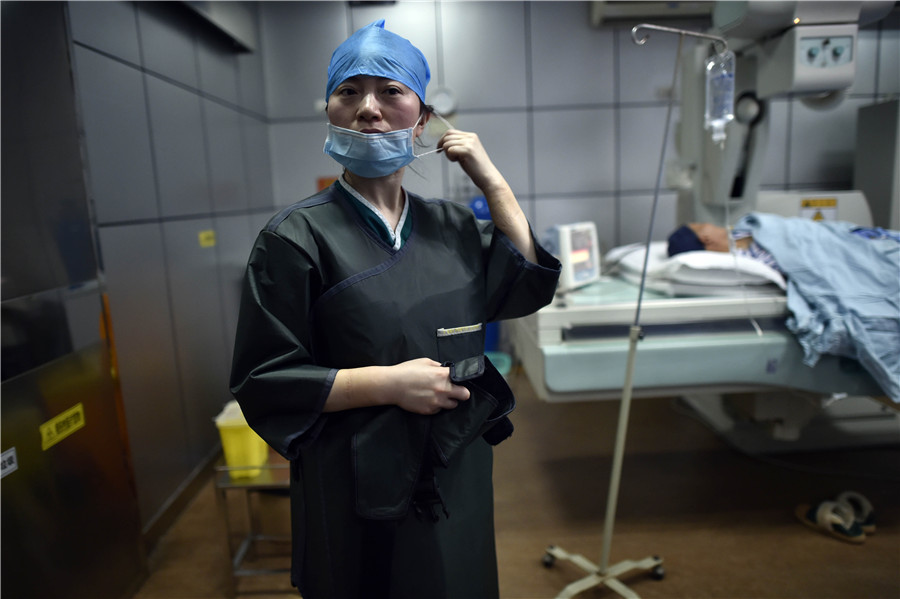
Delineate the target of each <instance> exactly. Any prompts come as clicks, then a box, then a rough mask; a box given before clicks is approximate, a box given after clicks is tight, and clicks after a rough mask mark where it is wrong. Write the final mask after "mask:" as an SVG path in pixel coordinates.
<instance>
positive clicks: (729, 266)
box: [604, 241, 786, 296]
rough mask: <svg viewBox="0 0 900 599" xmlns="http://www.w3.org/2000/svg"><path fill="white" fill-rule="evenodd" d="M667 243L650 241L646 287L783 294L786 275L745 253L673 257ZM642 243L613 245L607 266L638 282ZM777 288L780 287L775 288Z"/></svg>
mask: <svg viewBox="0 0 900 599" xmlns="http://www.w3.org/2000/svg"><path fill="white" fill-rule="evenodd" d="M667 247H668V244H667V242H665V241H654V242H652V243H651V244H650V254H649V258H648V260H647V280H646V286H647V287H648V288H649V289H653V290H654V291H660V292H663V293H669V294H671V295H715V296H721V295H726V296H734V295H738V296H739V295H742V294H748V293H749V294H750V295H773V294H778V295H780V294H783V292H784V289H785V288H786V284H785V280H784V277H783V276H782V275H781V273H779V272H778V271H777V270H775V269H773V268H771V267H770V266H768V265H766V264H763V263H762V262H759V261H757V260H754V259H752V258H748V257H746V256H739V255H738V256H736V255H732V254H729V253H725V252H707V251H698V252H684V253H681V254H676V255H675V256H672V257H671V258H670V257H669V256H668V255H667ZM644 248H645V245H644V244H643V243H635V244H631V245H626V246H621V247H617V248H613V249H612V250H610V251H609V252H607V254H606V256H605V262H606V268H604V270H606V269H608V268H611V267H613V266H618V269H619V271H620V273H621V274H622V276H623V277H624V278H626V279H627V280H629V281H632V282H635V283H639V282H640V279H641V271H642V269H643V267H644ZM775 287H777V289H776V288H775Z"/></svg>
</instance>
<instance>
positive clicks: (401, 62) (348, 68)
mask: <svg viewBox="0 0 900 599" xmlns="http://www.w3.org/2000/svg"><path fill="white" fill-rule="evenodd" d="M356 75H373V76H375V77H386V78H388V79H393V80H394V81H399V82H400V83H402V84H403V85H405V86H406V87H408V88H409V89H411V90H413V91H414V92H416V95H418V96H419V98H420V99H421V100H422V102H424V101H425V86H427V85H428V81H429V79H431V71H430V70H429V68H428V61H426V60H425V56H424V55H423V54H422V53H421V52H420V51H419V49H418V48H416V47H415V46H413V45H412V44H411V43H410V42H409V40H407V39H405V38H402V37H400V36H399V35H397V34H396V33H391V32H390V31H387V30H386V29H385V28H384V19H381V20H380V21H375V22H374V23H371V24H369V25H366V26H365V27H363V28H362V29H359V30H357V31H356V33H354V34H353V35H351V36H350V37H348V38H347V40H346V41H345V42H344V43H343V44H341V45H340V46H338V47H337V50H335V51H334V54H332V55H331V64H329V65H328V85H327V87H326V88H325V98H326V99H327V98H330V97H331V94H332V93H334V90H335V89H336V88H337V86H338V85H340V84H341V83H342V82H343V81H344V80H345V79H348V78H350V77H355V76H356Z"/></svg>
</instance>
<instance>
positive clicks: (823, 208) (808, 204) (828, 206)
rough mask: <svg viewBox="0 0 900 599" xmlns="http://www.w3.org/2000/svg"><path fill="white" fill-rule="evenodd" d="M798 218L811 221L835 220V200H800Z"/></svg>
mask: <svg viewBox="0 0 900 599" xmlns="http://www.w3.org/2000/svg"><path fill="white" fill-rule="evenodd" d="M800 216H802V217H803V218H809V219H811V220H836V219H837V198H801V200H800Z"/></svg>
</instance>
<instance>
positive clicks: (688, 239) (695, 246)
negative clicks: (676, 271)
mask: <svg viewBox="0 0 900 599" xmlns="http://www.w3.org/2000/svg"><path fill="white" fill-rule="evenodd" d="M668 249H669V256H670V257H671V256H674V255H675V254H681V253H682V252H697V251H700V250H705V249H706V246H704V245H703V242H702V241H700V238H699V237H697V234H696V233H694V230H693V229H691V228H690V227H689V226H687V225H681V226H680V227H678V228H677V229H676V230H675V232H674V233H672V234H671V235H669V248H668Z"/></svg>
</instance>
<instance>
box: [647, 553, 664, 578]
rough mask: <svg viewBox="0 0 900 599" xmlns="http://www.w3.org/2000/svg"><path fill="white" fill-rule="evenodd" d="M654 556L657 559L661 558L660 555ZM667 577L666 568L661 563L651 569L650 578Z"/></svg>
mask: <svg viewBox="0 0 900 599" xmlns="http://www.w3.org/2000/svg"><path fill="white" fill-rule="evenodd" d="M653 557H654V558H655V559H659V556H653ZM665 577H666V569H665V568H663V567H662V566H661V565H660V566H656V567H655V568H653V569H652V570H650V578H652V579H653V580H662V579H663V578H665Z"/></svg>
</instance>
